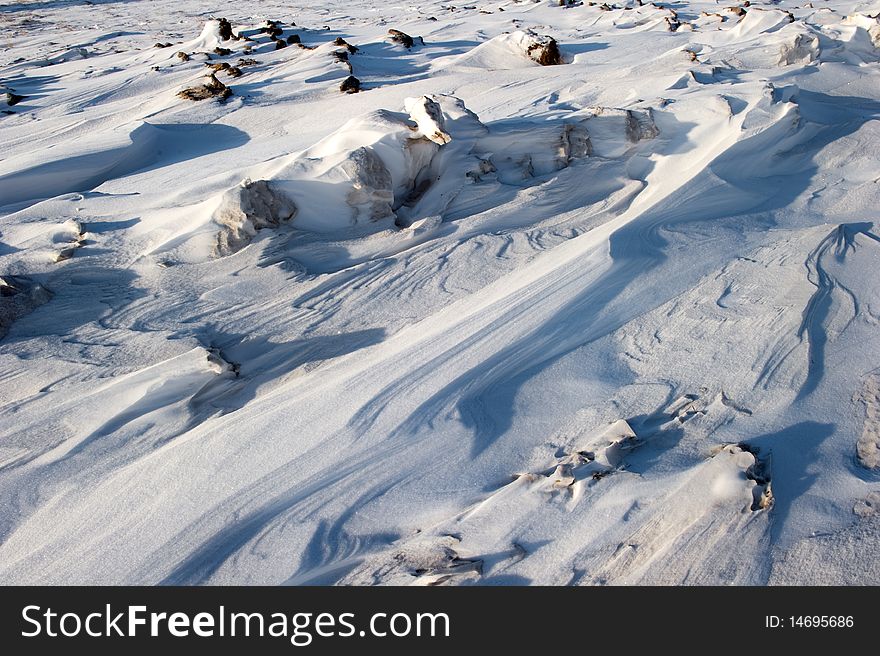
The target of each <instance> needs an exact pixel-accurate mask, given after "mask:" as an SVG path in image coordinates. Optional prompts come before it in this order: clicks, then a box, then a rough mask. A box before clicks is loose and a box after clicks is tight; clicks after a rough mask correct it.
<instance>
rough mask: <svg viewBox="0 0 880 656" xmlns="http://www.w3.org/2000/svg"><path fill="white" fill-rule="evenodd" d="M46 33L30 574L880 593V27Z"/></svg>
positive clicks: (770, 21) (23, 223) (14, 536)
mask: <svg viewBox="0 0 880 656" xmlns="http://www.w3.org/2000/svg"><path fill="white" fill-rule="evenodd" d="M42 4H43V5H46V6H41V7H40V9H39V12H38V14H39V17H38V19H35V18H34V16H31V12H30V9H28V7H30V4H29V3H17V4H16V3H13V5H10V7H8V8H7V7H4V12H3V17H4V20H8V22H10V24H11V25H12V27H11V29H12V30H13V31H14V33H15V34H16V38H15V39H13V41H12V42H11V43H10V44H9V47H8V48H7V49H6V50H4V52H3V53H2V54H3V56H4V57H5V59H3V60H2V61H0V78H2V80H0V91H2V93H3V94H4V95H3V96H2V97H0V143H3V145H4V152H3V155H2V157H3V161H2V162H0V277H2V280H0V332H2V331H6V332H5V336H2V337H0V379H2V381H3V385H0V578H2V580H3V581H4V582H6V583H10V584H18V583H25V584H35V583H49V584H58V583H77V584H80V583H114V584H118V583H138V584H222V583H259V584H272V585H275V584H283V583H289V584H358V585H360V584H370V585H373V584H380V585H381V584H413V585H457V584H461V585H464V584H468V585H469V584H480V585H484V584H485V585H503V584H532V583H534V584H554V585H605V584H712V585H719V584H724V585H728V584H743V585H745V584H748V585H765V584H768V583H783V584H785V583H789V584H790V583H796V584H810V583H813V584H815V583H829V584H840V583H848V584H849V583H854V584H875V583H880V579H878V576H880V574H878V569H877V567H876V560H877V557H878V554H880V513H878V510H877V508H878V504H880V496H878V495H880V489H878V484H880V479H878V460H880V458H878V453H880V439H878V435H880V429H878V425H880V424H878V421H880V420H878V416H880V401H878V397H880V385H878V371H880V361H878V356H877V354H878V353H880V337H878V335H880V333H878V331H877V326H878V322H880V312H878V308H880V288H878V286H877V285H876V284H875V281H876V272H877V271H878V270H880V231H878V228H877V224H878V217H877V212H876V207H877V206H878V203H880V185H878V184H877V181H878V179H880V167H878V165H877V162H878V161H880V92H878V89H880V69H878V62H880V48H878V34H880V31H878V27H877V25H878V22H877V21H878V16H880V4H878V3H877V2H876V1H875V0H871V1H868V0H840V1H839V2H833V3H830V2H827V3H826V2H821V3H820V2H815V0H814V2H812V3H807V2H799V1H797V0H778V1H777V0H772V1H771V0H752V1H751V2H750V3H748V4H746V3H744V2H743V3H738V2H729V3H720V4H719V3H716V2H712V1H711V0H686V1H682V2H675V3H656V4H652V3H648V2H638V1H637V0H619V1H618V2H614V3H611V2H609V3H588V2H565V3H558V2H555V1H554V2H550V1H543V0H542V1H541V2H531V1H528V2H525V1H522V2H521V1H517V0H500V1H499V2H493V3H488V4H487V3H483V4H480V5H476V4H474V5H467V4H465V5H459V3H454V4H452V5H450V4H448V3H447V2H440V1H439V0H436V1H435V0H426V2H424V3H421V4H419V5H418V6H412V7H398V6H397V5H394V4H388V3H385V4H382V3H376V2H367V0H350V1H349V2H346V3H345V6H344V7H342V6H341V5H338V3H334V2H330V3H323V4H320V5H317V4H315V3H305V2H292V3H291V2H284V3H282V2H280V1H276V0H264V1H262V2H260V3H258V4H259V13H260V14H261V15H260V16H259V17H257V18H255V17H253V16H251V13H253V11H256V10H255V9H254V8H253V7H251V6H250V5H248V7H244V6H241V7H239V6H233V5H229V6H225V7H219V6H218V7H216V10H217V11H218V12H219V14H220V15H221V16H224V17H225V18H223V19H220V18H219V16H218V17H217V18H215V19H210V20H208V23H207V25H205V18H206V17H205V16H204V15H203V14H201V13H198V14H196V13H193V10H192V8H191V7H190V6H189V5H190V4H191V3H180V2H172V0H154V1H152V2H149V3H144V2H130V3H95V4H91V5H85V4H81V3H42ZM50 5H52V6H50ZM55 5H58V6H55ZM61 5H63V6H61ZM337 5H338V6H337ZM502 10H503V11H502ZM294 23H295V24H294ZM61 25H63V26H64V27H65V29H64V30H61V29H60V28H59V26H61ZM134 26H136V27H134ZM389 28H392V29H391V30H390V31H389ZM410 35H412V36H410ZM415 35H418V36H415ZM214 80H216V81H217V82H216V83H215V82H214ZM187 90H190V91H187ZM181 92H183V97H181V95H180V94H181ZM4 99H5V100H4ZM48 290H51V293H50V291H48Z"/></svg>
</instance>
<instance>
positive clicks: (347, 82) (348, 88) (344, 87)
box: [339, 75, 361, 93]
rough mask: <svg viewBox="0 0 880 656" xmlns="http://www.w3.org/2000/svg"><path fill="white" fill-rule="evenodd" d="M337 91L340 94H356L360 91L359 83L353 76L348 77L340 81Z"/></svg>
mask: <svg viewBox="0 0 880 656" xmlns="http://www.w3.org/2000/svg"><path fill="white" fill-rule="evenodd" d="M339 90H340V91H342V93H357V92H358V91H360V90H361V81H360V80H359V79H357V78H356V77H355V76H354V75H349V76H348V77H347V78H345V79H344V80H343V81H342V84H340V85H339Z"/></svg>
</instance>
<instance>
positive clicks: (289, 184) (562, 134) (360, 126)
mask: <svg viewBox="0 0 880 656" xmlns="http://www.w3.org/2000/svg"><path fill="white" fill-rule="evenodd" d="M404 106H405V109H406V113H399V112H392V111H388V110H379V111H376V112H372V113H369V114H366V115H364V116H362V117H359V118H356V119H352V120H351V121H349V122H348V123H346V124H345V125H344V126H343V127H342V128H340V129H339V130H338V131H337V132H335V133H334V134H332V135H331V136H329V137H327V138H326V139H323V140H322V141H320V142H318V143H317V144H315V145H314V146H312V147H311V148H309V149H307V150H305V151H303V152H301V153H297V154H295V155H292V156H290V157H288V158H283V159H282V160H280V161H274V162H270V163H267V164H265V165H263V166H261V167H260V168H259V170H260V171H261V172H266V171H271V173H269V175H268V176H267V178H266V179H261V180H257V181H251V180H250V179H247V180H245V181H244V182H242V183H241V185H239V186H238V187H236V188H234V189H232V190H229V191H228V192H226V193H224V194H223V196H222V198H221V200H220V205H219V207H218V209H217V210H216V211H215V213H214V220H215V221H216V222H217V223H219V224H221V225H222V226H224V229H223V230H222V231H221V232H220V233H219V234H218V237H217V243H216V246H215V251H214V252H215V254H218V255H228V254H230V253H233V252H235V251H237V250H239V249H240V248H241V247H243V246H245V245H246V244H247V243H249V242H250V240H251V239H252V238H253V237H254V236H255V235H256V231H257V230H260V229H261V228H267V227H278V226H279V225H281V224H282V223H284V222H288V221H290V222H291V223H292V225H293V226H295V227H296V228H298V229H301V230H307V231H312V232H318V233H334V232H335V233H339V232H341V231H346V230H352V229H354V230H356V231H357V232H358V233H359V234H364V233H365V232H370V231H380V230H387V229H389V228H393V227H394V226H409V225H411V224H413V223H414V222H417V221H421V220H424V219H428V218H430V217H442V215H443V213H444V211H445V210H446V208H447V207H448V206H449V204H450V203H451V202H453V201H454V199H455V198H456V196H457V194H458V193H459V191H460V190H461V188H462V187H464V186H465V185H466V184H479V183H481V182H484V181H485V180H488V179H494V180H499V181H501V182H503V183H505V184H510V185H524V184H527V183H528V181H529V180H533V179H535V178H536V177H537V178H540V177H541V176H547V175H549V174H552V173H555V172H557V171H560V170H562V169H564V168H566V167H568V166H569V165H571V164H572V163H573V162H574V161H576V160H579V159H583V158H585V157H588V156H590V155H591V154H593V153H594V150H595V153H596V154H597V155H601V156H603V157H609V158H612V157H621V156H623V155H624V154H625V153H626V152H627V151H628V149H630V148H631V147H632V146H633V144H636V143H638V142H640V141H643V140H646V139H652V138H654V137H656V136H657V135H658V134H659V130H658V128H657V126H656V125H655V123H654V120H653V113H652V110H651V109H650V108H649V109H646V110H616V109H608V108H595V109H591V110H586V111H584V112H582V113H580V115H576V116H573V117H571V118H570V119H567V120H566V121H562V122H558V123H555V124H549V125H541V124H538V123H521V122H519V123H516V122H512V123H510V124H503V123H502V124H493V125H489V126H487V125H485V124H483V123H482V122H481V121H480V120H479V118H478V117H477V116H476V114H474V113H473V112H471V111H470V110H468V109H467V108H466V107H465V105H464V103H463V102H462V101H461V100H460V99H458V98H455V97H453V96H443V95H434V96H421V97H417V98H407V99H406V100H405V101H404ZM591 128H594V129H595V140H596V145H595V147H594V145H593V141H592V139H593V137H592V136H591V131H590V130H591Z"/></svg>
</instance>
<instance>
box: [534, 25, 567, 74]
mask: <svg viewBox="0 0 880 656" xmlns="http://www.w3.org/2000/svg"><path fill="white" fill-rule="evenodd" d="M525 34H526V35H527V36H528V40H529V41H530V42H529V43H528V44H527V45H526V53H527V54H528V55H529V58H530V59H532V60H533V61H536V62H538V63H539V64H540V65H541V66H556V65H557V64H563V63H565V62H563V61H562V55H561V54H560V53H559V46H558V45H557V44H556V39H554V38H553V37H551V36H541V35H538V34H535V33H534V32H526V33H525Z"/></svg>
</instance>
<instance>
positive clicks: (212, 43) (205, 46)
mask: <svg viewBox="0 0 880 656" xmlns="http://www.w3.org/2000/svg"><path fill="white" fill-rule="evenodd" d="M226 42H227V39H224V38H223V37H222V36H221V22H220V20H214V19H212V20H209V21H207V22H206V23H205V26H204V27H203V28H202V33H201V34H199V36H198V37H197V38H196V39H195V40H194V41H190V42H189V43H187V44H185V45H186V47H187V48H188V49H191V50H213V49H214V48H219V47H220V46H221V44H224V43H226Z"/></svg>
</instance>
